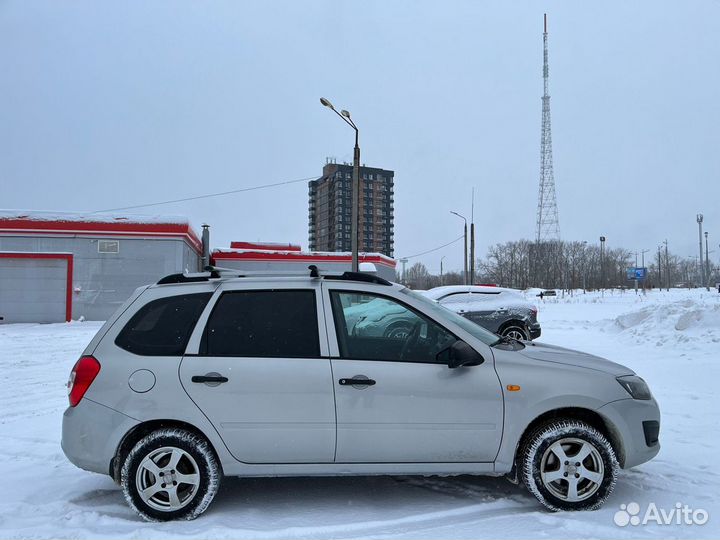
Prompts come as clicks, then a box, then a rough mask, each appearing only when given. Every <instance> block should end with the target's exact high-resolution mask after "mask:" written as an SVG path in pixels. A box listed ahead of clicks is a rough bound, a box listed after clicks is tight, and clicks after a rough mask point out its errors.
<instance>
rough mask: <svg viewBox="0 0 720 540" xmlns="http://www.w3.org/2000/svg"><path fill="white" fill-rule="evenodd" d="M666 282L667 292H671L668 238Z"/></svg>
mask: <svg viewBox="0 0 720 540" xmlns="http://www.w3.org/2000/svg"><path fill="white" fill-rule="evenodd" d="M663 243H664V244H665V283H666V284H667V292H670V257H668V244H667V238H666V239H665V242H663Z"/></svg>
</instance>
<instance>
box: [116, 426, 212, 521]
mask: <svg viewBox="0 0 720 540" xmlns="http://www.w3.org/2000/svg"><path fill="white" fill-rule="evenodd" d="M220 477H221V473H220V467H219V466H218V461H217V458H216V457H215V452H214V451H213V449H212V448H211V447H210V444H209V443H208V442H207V441H206V440H205V439H204V438H202V437H200V436H198V435H196V434H194V433H191V432H189V431H186V430H183V429H174V428H167V429H159V430H157V431H153V432H152V433H150V434H148V435H146V436H145V437H143V438H142V439H140V440H139V441H138V442H137V443H136V444H135V446H134V447H133V448H132V450H130V452H129V453H128V454H127V457H126V458H125V461H124V463H123V468H122V472H121V482H120V483H121V485H122V489H123V493H124V495H125V500H127V502H128V504H129V505H130V506H131V507H132V508H133V509H135V510H136V511H137V512H138V514H140V515H141V516H142V517H143V518H144V519H146V520H148V521H169V520H173V519H195V518H196V517H198V516H199V515H200V514H202V513H203V512H204V511H205V510H206V509H207V507H208V505H209V504H210V502H211V501H212V500H213V498H214V497H215V494H216V493H217V490H218V488H219V487H220Z"/></svg>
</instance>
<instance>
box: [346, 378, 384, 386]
mask: <svg viewBox="0 0 720 540" xmlns="http://www.w3.org/2000/svg"><path fill="white" fill-rule="evenodd" d="M338 382H339V383H340V386H372V385H374V384H375V381H373V380H372V379H340V380H339V381H338Z"/></svg>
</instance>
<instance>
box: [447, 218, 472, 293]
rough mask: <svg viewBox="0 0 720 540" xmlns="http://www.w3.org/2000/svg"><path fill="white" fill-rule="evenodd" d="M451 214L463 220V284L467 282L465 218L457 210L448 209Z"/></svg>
mask: <svg viewBox="0 0 720 540" xmlns="http://www.w3.org/2000/svg"><path fill="white" fill-rule="evenodd" d="M450 213H451V214H455V215H456V216H457V217H459V218H460V219H462V220H463V221H464V222H465V227H464V228H463V236H464V237H465V250H464V255H463V284H464V285H467V284H468V253H467V249H468V237H467V218H466V217H465V216H462V215H460V214H458V213H457V212H453V211H452V210H450Z"/></svg>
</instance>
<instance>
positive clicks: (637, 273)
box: [626, 267, 647, 281]
mask: <svg viewBox="0 0 720 540" xmlns="http://www.w3.org/2000/svg"><path fill="white" fill-rule="evenodd" d="M626 272H627V278H628V280H630V281H635V280H636V279H637V280H638V281H642V280H644V279H645V278H646V277H647V268H645V267H642V268H628V269H627V270H626Z"/></svg>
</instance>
